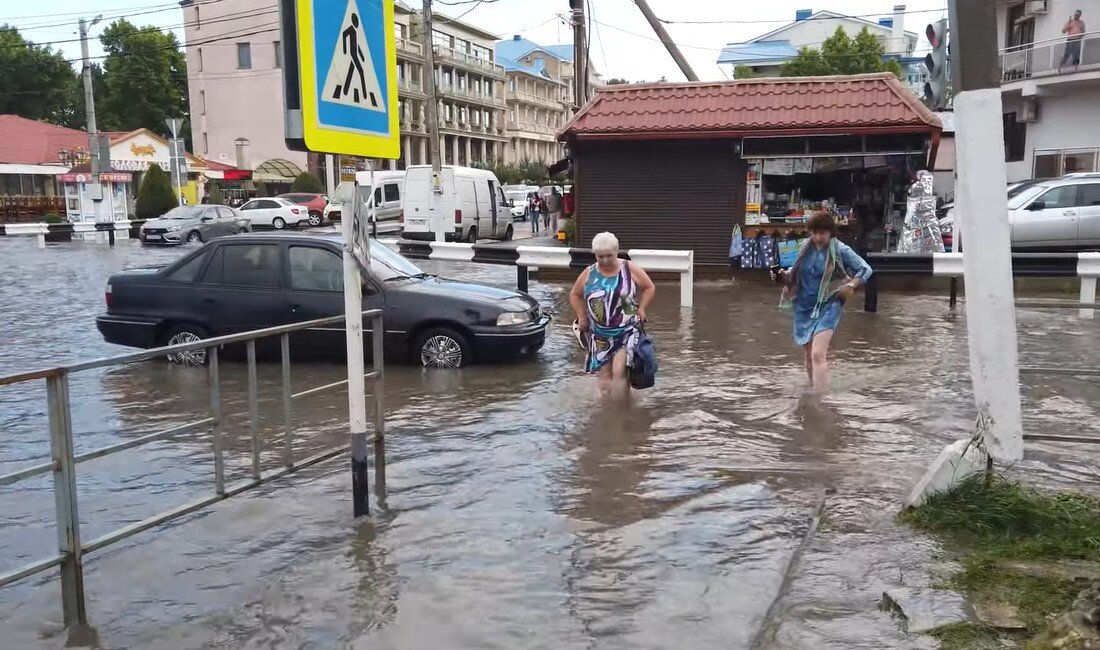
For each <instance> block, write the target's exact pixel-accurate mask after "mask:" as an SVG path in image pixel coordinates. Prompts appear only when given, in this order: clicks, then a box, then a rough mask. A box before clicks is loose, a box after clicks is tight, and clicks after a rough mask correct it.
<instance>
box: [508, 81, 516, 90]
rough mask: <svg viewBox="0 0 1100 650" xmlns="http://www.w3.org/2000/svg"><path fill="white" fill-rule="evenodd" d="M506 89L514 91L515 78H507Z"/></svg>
mask: <svg viewBox="0 0 1100 650" xmlns="http://www.w3.org/2000/svg"><path fill="white" fill-rule="evenodd" d="M508 90H511V91H512V92H515V91H516V80H515V79H509V80H508Z"/></svg>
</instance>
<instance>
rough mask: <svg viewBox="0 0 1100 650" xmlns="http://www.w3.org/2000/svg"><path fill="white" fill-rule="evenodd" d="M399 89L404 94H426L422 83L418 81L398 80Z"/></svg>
mask: <svg viewBox="0 0 1100 650" xmlns="http://www.w3.org/2000/svg"><path fill="white" fill-rule="evenodd" d="M397 89H398V91H399V92H402V93H417V94H421V95H423V94H424V89H423V88H421V87H420V81H419V80H417V79H398V80H397Z"/></svg>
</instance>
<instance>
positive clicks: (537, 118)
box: [496, 35, 573, 164]
mask: <svg viewBox="0 0 1100 650" xmlns="http://www.w3.org/2000/svg"><path fill="white" fill-rule="evenodd" d="M496 54H497V62H498V63H500V64H501V65H503V66H504V70H505V72H506V73H507V74H508V93H507V97H508V111H507V117H506V122H505V124H506V126H507V135H508V145H507V147H506V148H505V151H504V161H505V162H508V163H523V162H528V161H533V162H539V163H544V164H550V163H553V162H556V161H557V160H558V159H560V158H561V156H562V148H561V143H559V142H558V141H557V139H556V138H555V135H556V134H557V132H558V129H559V128H561V126H562V125H564V124H565V122H566V120H568V119H569V115H571V114H572V111H571V108H572V106H573V83H572V82H573V76H572V75H573V63H572V54H573V49H572V46H568V45H557V46H547V47H543V46H541V45H539V44H537V43H535V42H533V41H529V40H527V39H525V38H523V37H521V36H519V35H516V36H513V37H512V38H510V39H508V40H505V41H500V42H498V43H497V44H496ZM566 80H568V82H567V81H566Z"/></svg>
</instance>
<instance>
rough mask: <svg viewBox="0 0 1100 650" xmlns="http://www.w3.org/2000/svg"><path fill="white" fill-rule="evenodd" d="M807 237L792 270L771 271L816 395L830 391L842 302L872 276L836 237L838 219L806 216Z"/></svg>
mask: <svg viewBox="0 0 1100 650" xmlns="http://www.w3.org/2000/svg"><path fill="white" fill-rule="evenodd" d="M807 228H808V229H809V231H810V238H809V240H807V242H806V243H805V244H804V245H803V246H802V250H801V251H799V254H798V259H797V261H795V263H794V265H793V266H792V267H791V268H790V269H779V268H777V267H772V277H773V278H775V280H776V281H777V282H779V283H781V284H783V285H784V288H783V301H784V303H787V302H789V303H790V305H791V308H792V310H793V312H794V342H795V343H796V344H798V345H800V346H802V349H803V351H804V352H805V355H806V356H805V363H806V375H807V376H808V377H809V379H810V386H811V387H812V389H813V390H814V391H815V392H824V391H825V390H827V389H828V387H829V366H828V354H829V344H830V342H832V338H833V332H835V331H836V328H837V326H838V325H840V312H841V307H842V306H843V304H844V301H845V300H847V299H848V298H849V297H851V295H852V293H853V292H854V291H855V289H856V288H858V287H859V286H860V285H862V284H863V283H865V282H867V280H868V278H870V277H871V273H872V271H871V267H870V265H868V264H867V262H865V261H864V260H863V258H862V257H860V256H859V255H858V254H857V253H856V252H855V251H854V250H852V249H851V247H849V246H848V245H847V244H844V243H842V242H841V241H840V240H838V239H837V238H836V232H837V227H836V221H835V220H834V219H833V216H832V215H831V214H829V213H827V212H818V213H817V214H815V215H814V216H813V217H811V218H810V221H809V223H808V224H807Z"/></svg>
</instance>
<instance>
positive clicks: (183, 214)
mask: <svg viewBox="0 0 1100 650" xmlns="http://www.w3.org/2000/svg"><path fill="white" fill-rule="evenodd" d="M205 211H206V209H205V208H196V207H192V206H188V205H181V206H179V207H178V208H172V209H171V210H169V211H168V212H165V213H164V216H162V217H161V219H179V220H181V221H184V220H189V219H198V218H199V217H200V216H201V213H203V212H205Z"/></svg>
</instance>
